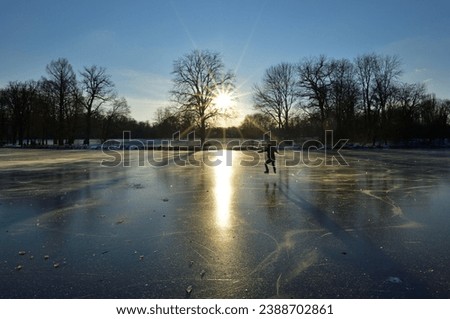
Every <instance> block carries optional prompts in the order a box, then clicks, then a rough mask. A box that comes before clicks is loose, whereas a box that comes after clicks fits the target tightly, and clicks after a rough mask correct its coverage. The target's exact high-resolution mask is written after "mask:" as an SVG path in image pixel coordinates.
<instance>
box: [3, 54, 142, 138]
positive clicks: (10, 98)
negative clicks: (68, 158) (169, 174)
mask: <svg viewBox="0 0 450 319" xmlns="http://www.w3.org/2000/svg"><path fill="white" fill-rule="evenodd" d="M78 78H79V79H77V74H76V73H75V71H74V70H73V67H72V65H71V64H70V63H69V61H68V60H67V59H65V58H59V59H57V60H53V61H51V62H50V63H49V64H48V65H47V66H46V76H43V77H42V78H41V79H40V80H38V81H35V80H29V81H13V82H9V83H8V84H7V85H6V87H4V88H2V89H0V143H2V142H3V143H7V144H19V145H23V144H24V143H25V144H47V143H49V140H50V141H53V144H55V145H71V144H73V143H74V140H75V139H83V140H84V144H89V140H90V139H91V138H107V137H109V136H111V135H113V134H118V135H119V136H120V135H121V131H122V129H123V128H124V127H129V126H132V125H133V124H134V125H135V126H138V125H137V123H136V122H135V121H133V120H132V119H131V118H130V107H129V105H128V103H127V101H126V99H125V98H123V97H118V96H117V93H116V91H115V86H114V83H113V81H112V80H111V76H110V75H109V74H107V72H106V69H105V68H104V67H99V66H96V65H93V66H89V67H84V68H83V70H82V71H80V72H79V74H78ZM119 132H120V133H119Z"/></svg>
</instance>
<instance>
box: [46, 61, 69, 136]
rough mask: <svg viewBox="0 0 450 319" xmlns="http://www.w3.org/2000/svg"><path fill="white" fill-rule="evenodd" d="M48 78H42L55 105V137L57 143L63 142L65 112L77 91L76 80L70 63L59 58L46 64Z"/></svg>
mask: <svg viewBox="0 0 450 319" xmlns="http://www.w3.org/2000/svg"><path fill="white" fill-rule="evenodd" d="M46 71H47V73H48V76H49V77H48V79H47V78H44V81H45V82H46V85H45V86H46V88H47V89H48V93H49V95H51V97H52V99H53V101H54V105H55V106H56V112H55V113H56V114H55V116H56V120H57V122H58V129H57V133H56V139H57V141H58V144H59V145H63V144H64V135H65V134H64V126H65V113H66V111H67V108H69V107H70V106H71V104H72V103H73V101H74V96H75V94H76V92H77V81H76V76H75V73H74V72H73V69H72V65H71V64H70V63H69V61H68V60H67V59H64V58H59V59H58V60H56V61H55V60H54V61H52V62H50V64H48V65H47V67H46Z"/></svg>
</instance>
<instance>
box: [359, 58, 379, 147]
mask: <svg viewBox="0 0 450 319" xmlns="http://www.w3.org/2000/svg"><path fill="white" fill-rule="evenodd" d="M376 60H377V56H376V54H374V53H372V54H364V55H361V56H358V57H357V58H356V60H355V65H356V77H357V80H358V83H359V86H360V90H361V102H362V105H361V107H362V109H363V112H364V119H365V122H366V123H365V124H366V128H367V131H368V132H367V133H368V137H369V138H372V139H373V138H374V132H373V131H374V126H375V124H374V122H375V120H376V119H374V118H375V116H374V114H372V112H373V110H372V108H373V105H374V104H375V103H374V92H373V91H374V85H373V83H374V79H375V68H376V64H377V62H376Z"/></svg>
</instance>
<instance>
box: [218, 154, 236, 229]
mask: <svg viewBox="0 0 450 319" xmlns="http://www.w3.org/2000/svg"><path fill="white" fill-rule="evenodd" d="M214 175H215V190H214V196H215V202H216V223H217V225H219V226H220V227H222V228H227V227H228V226H230V209H231V199H232V198H231V197H232V194H233V186H232V180H231V177H232V167H231V166H230V165H227V164H226V161H225V160H222V161H221V163H220V165H217V166H215V167H214Z"/></svg>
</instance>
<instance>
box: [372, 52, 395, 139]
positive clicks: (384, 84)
mask: <svg viewBox="0 0 450 319" xmlns="http://www.w3.org/2000/svg"><path fill="white" fill-rule="evenodd" d="M375 62H376V63H375V79H374V80H375V83H374V85H375V87H374V95H375V101H376V104H377V109H378V110H379V112H380V129H381V135H383V136H384V138H385V142H386V137H385V132H384V129H385V128H386V121H387V118H386V107H387V105H388V103H389V100H391V99H393V98H394V97H395V92H396V87H397V81H398V78H399V77H400V75H401V73H402V70H401V69H400V65H401V63H400V59H399V58H398V57H396V56H389V55H386V56H377V59H376V60H375Z"/></svg>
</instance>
